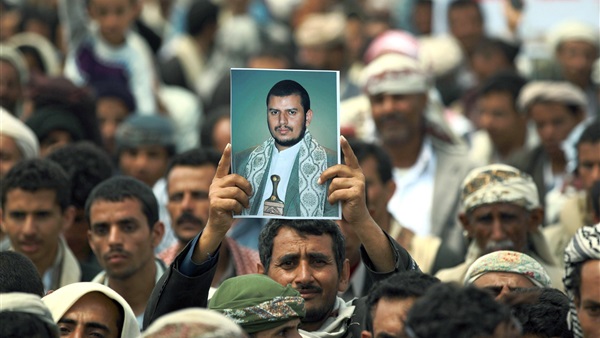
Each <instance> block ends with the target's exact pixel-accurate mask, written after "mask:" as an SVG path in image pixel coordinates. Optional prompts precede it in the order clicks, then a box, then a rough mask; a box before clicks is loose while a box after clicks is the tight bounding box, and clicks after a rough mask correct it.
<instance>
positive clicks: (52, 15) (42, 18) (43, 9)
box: [18, 4, 60, 43]
mask: <svg viewBox="0 0 600 338" xmlns="http://www.w3.org/2000/svg"><path fill="white" fill-rule="evenodd" d="M19 11H20V13H21V21H20V22H19V27H18V28H19V32H25V31H26V28H27V23H28V22H29V21H30V20H34V21H39V22H42V23H43V24H45V25H47V26H48V28H49V30H50V31H49V33H50V39H49V40H50V41H51V42H52V43H54V41H55V39H56V36H57V35H56V34H57V31H58V26H59V23H60V20H59V18H58V14H57V12H56V11H53V10H52V8H51V7H50V6H35V5H29V4H28V5H25V6H22V7H21V8H20V9H19Z"/></svg>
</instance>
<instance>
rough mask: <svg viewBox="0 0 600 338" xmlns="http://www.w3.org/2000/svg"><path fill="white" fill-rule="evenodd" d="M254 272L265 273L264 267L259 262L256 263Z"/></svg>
mask: <svg viewBox="0 0 600 338" xmlns="http://www.w3.org/2000/svg"><path fill="white" fill-rule="evenodd" d="M256 273H259V274H261V275H264V273H265V267H264V266H263V265H262V263H261V262H258V263H256Z"/></svg>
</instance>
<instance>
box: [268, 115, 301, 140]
mask: <svg viewBox="0 0 600 338" xmlns="http://www.w3.org/2000/svg"><path fill="white" fill-rule="evenodd" d="M281 127H282V126H277V127H275V131H277V130H278V129H279V128H281ZM285 127H286V128H287V129H289V130H290V132H293V131H294V128H292V127H290V126H285ZM269 132H270V133H271V137H273V139H274V140H275V143H276V144H278V145H280V146H282V147H291V146H294V145H296V143H298V142H300V141H302V139H303V138H304V134H305V133H306V118H304V121H303V122H302V131H301V132H300V134H299V135H298V137H296V138H293V139H289V140H281V139H278V138H277V137H276V136H275V135H273V130H271V128H269Z"/></svg>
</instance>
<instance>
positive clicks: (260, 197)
mask: <svg viewBox="0 0 600 338" xmlns="http://www.w3.org/2000/svg"><path fill="white" fill-rule="evenodd" d="M312 117H313V111H312V110H311V109H310V97H309V96H308V92H307V91H306V89H304V87H302V85H300V84H299V83H298V82H296V81H293V80H282V81H279V82H277V83H276V84H275V85H274V86H273V87H272V88H271V90H269V93H268V94H267V125H268V127H269V132H270V133H271V137H270V138H269V139H267V140H266V141H265V142H263V143H262V144H261V145H259V146H257V147H252V148H249V149H246V150H243V151H241V152H238V153H236V154H235V155H234V159H233V166H234V168H235V170H234V172H235V173H237V174H240V175H241V176H244V177H246V178H247V180H248V181H249V182H250V184H251V185H252V196H251V198H250V206H249V208H245V209H243V211H242V214H244V215H268V216H288V217H323V216H337V213H338V207H337V205H331V204H330V203H329V202H328V201H327V198H326V197H327V189H328V188H329V184H324V185H320V184H318V183H317V179H318V178H319V175H320V174H321V173H322V172H323V171H325V169H327V168H328V167H330V166H332V165H334V164H336V156H335V152H334V151H332V150H330V149H327V148H325V147H322V146H320V145H319V144H318V143H317V141H316V140H315V139H314V138H313V137H312V135H311V134H310V132H309V131H307V130H306V128H307V127H308V126H309V125H310V122H311V121H312ZM300 163H301V164H302V165H300Z"/></svg>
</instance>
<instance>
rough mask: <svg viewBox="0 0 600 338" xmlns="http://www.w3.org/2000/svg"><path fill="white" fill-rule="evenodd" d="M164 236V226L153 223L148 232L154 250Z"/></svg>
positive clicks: (160, 223)
mask: <svg viewBox="0 0 600 338" xmlns="http://www.w3.org/2000/svg"><path fill="white" fill-rule="evenodd" d="M164 234H165V224H164V223H163V222H161V221H157V222H156V223H154V226H153V227H152V229H151V231H150V235H151V236H152V247H153V248H156V247H157V246H158V245H159V244H160V241H162V238H163V236H164Z"/></svg>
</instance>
